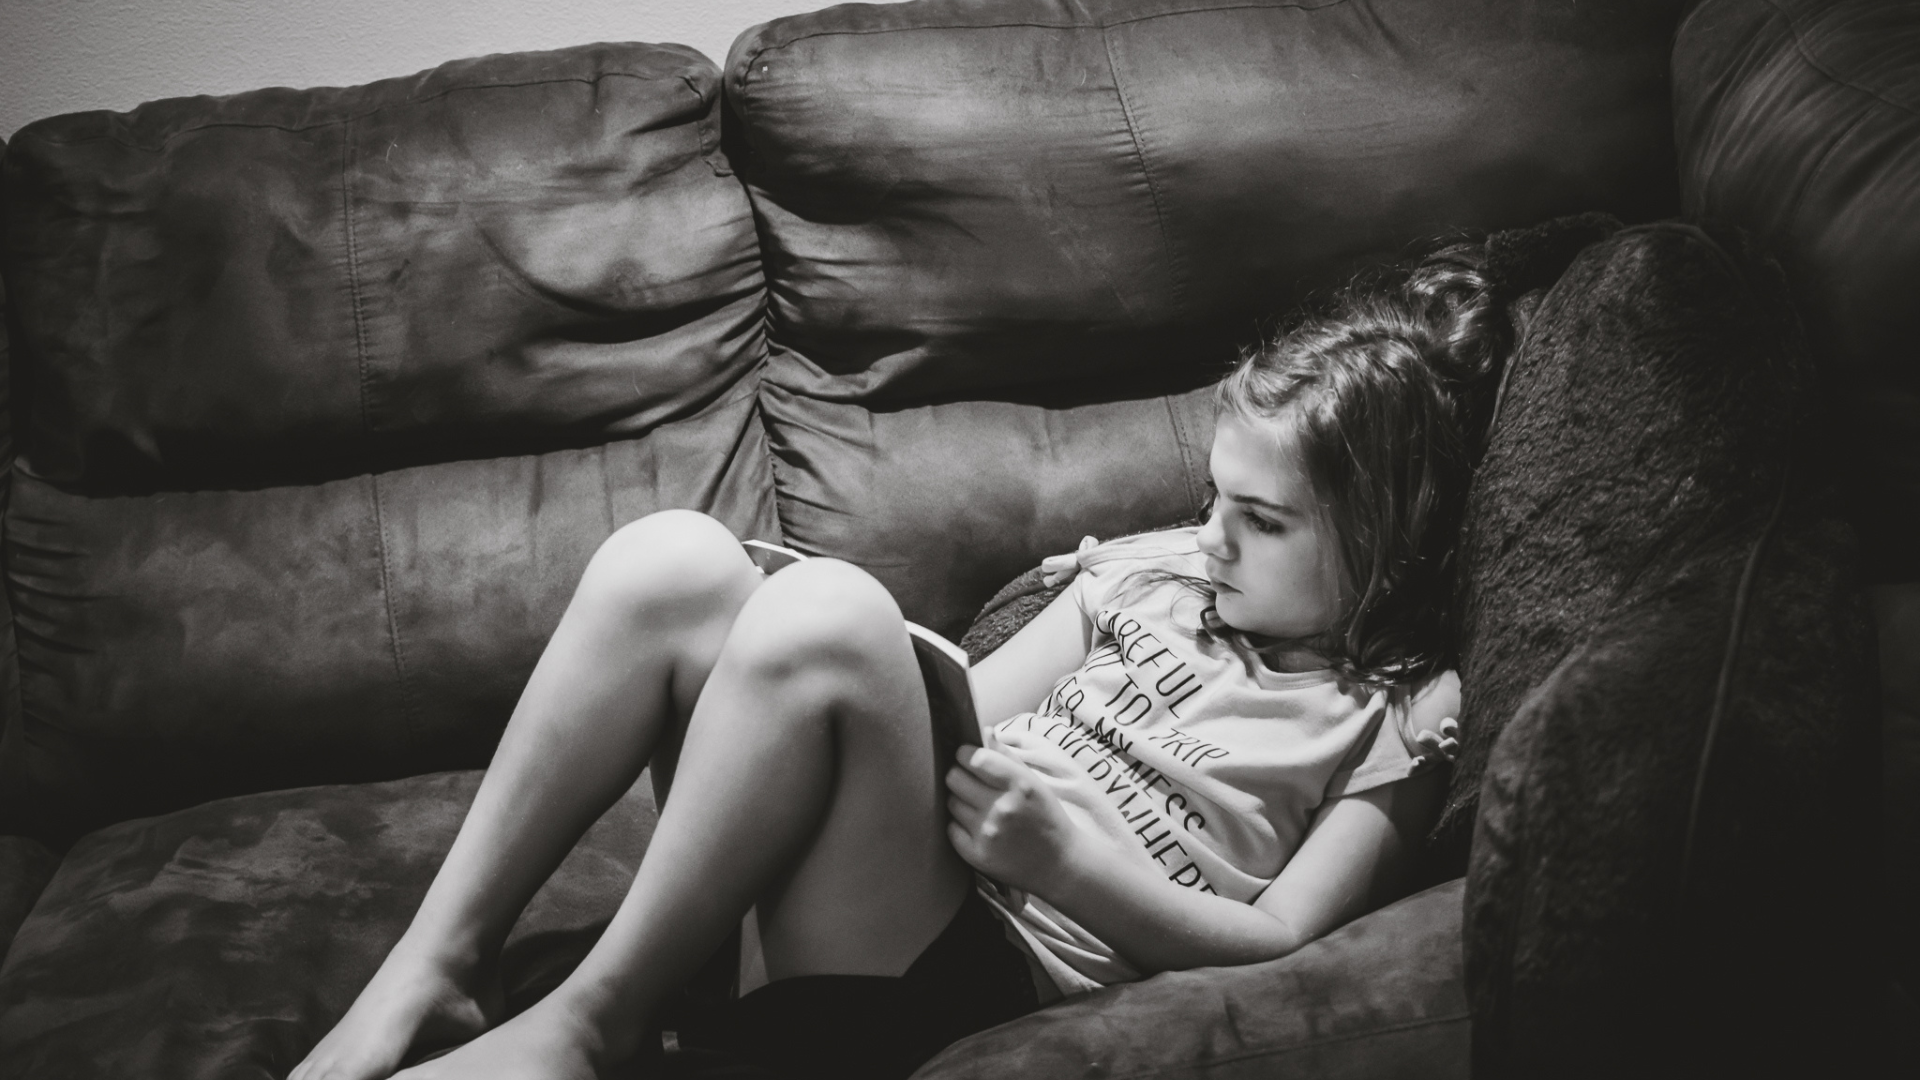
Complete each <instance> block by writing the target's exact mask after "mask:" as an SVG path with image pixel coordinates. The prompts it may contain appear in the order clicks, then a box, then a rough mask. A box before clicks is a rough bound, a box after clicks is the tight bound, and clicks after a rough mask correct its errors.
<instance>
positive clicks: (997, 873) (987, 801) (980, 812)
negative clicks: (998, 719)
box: [947, 746, 1078, 896]
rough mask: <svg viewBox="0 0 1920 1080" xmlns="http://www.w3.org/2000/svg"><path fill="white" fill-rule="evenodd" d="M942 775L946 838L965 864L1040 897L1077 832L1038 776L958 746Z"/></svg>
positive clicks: (993, 753) (990, 753)
mask: <svg viewBox="0 0 1920 1080" xmlns="http://www.w3.org/2000/svg"><path fill="white" fill-rule="evenodd" d="M956 761H957V763H956V764H955V765H954V767H953V768H951V769H949V770H947V791H948V793H949V794H948V797H947V812H948V813H949V814H951V815H952V817H953V820H952V821H950V822H948V823H947V837H948V838H949V839H950V840H951V841H952V842H953V849H954V850H955V851H957V852H959V853H960V857H961V858H962V859H964V860H966V862H967V865H969V866H971V867H973V868H974V869H975V870H978V871H980V872H981V873H983V874H985V875H987V876H988V877H990V878H993V879H994V880H995V881H998V882H1001V883H1002V884H1005V885H1011V886H1013V887H1015V888H1018V889H1025V890H1027V891H1029V892H1037V893H1040V894H1041V895H1043V896H1044V895H1046V894H1047V891H1048V885H1049V883H1050V882H1051V880H1052V878H1053V875H1056V874H1058V873H1059V872H1060V871H1061V870H1062V869H1063V867H1064V865H1065V863H1066V859H1067V854H1068V851H1069V849H1070V848H1071V847H1072V845H1073V841H1074V839H1075V838H1076V836H1077V835H1078V834H1077V831H1076V830H1075V829H1074V827H1073V822H1072V821H1070V820H1069V819H1068V818H1067V812H1066V810H1065V808H1064V807H1062V806H1061V805H1060V800H1059V798H1057V797H1056V796H1055V795H1054V794H1053V792H1052V791H1050V790H1048V788H1047V784H1046V782H1045V781H1044V780H1042V779H1041V778H1040V776H1039V774H1037V773H1035V772H1034V771H1033V770H1032V769H1029V768H1028V767H1027V766H1025V765H1023V764H1021V763H1020V762H1018V761H1016V760H1014V759H1013V758H1011V757H1009V756H1007V755H1006V754H1003V753H1001V752H1000V751H998V750H989V749H985V748H982V747H978V746H963V747H961V748H960V752H959V754H957V755H956Z"/></svg>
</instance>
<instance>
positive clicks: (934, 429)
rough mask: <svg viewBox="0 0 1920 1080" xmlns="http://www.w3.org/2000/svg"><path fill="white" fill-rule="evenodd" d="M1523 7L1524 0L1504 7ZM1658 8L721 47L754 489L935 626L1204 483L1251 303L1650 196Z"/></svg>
mask: <svg viewBox="0 0 1920 1080" xmlns="http://www.w3.org/2000/svg"><path fill="white" fill-rule="evenodd" d="M1523 12H1524V14H1523ZM1673 18H1675V9H1674V8H1673V6H1672V5H1670V4H1666V3H1654V2H1647V3H1631V4H1626V5H1617V4H1616V5H1593V4H1576V3H1571V2H1563V0H1553V2H1550V3H1546V4H1541V5H1529V6H1527V7H1525V8H1515V7H1514V6H1513V5H1511V4H1505V3H1495V2H1491V0H1488V2H1482V0H1452V2H1447V3H1432V2H1429V0H1385V2H1377V3H1371V4H1361V3H1341V2H1337V0H1336V2H1329V3H1317V4H1301V3H1297V2H1284V3H1283V2H1264V3H1261V2H1255V3H1246V2H1231V3H1229V2H1224V0H1213V2H1206V0H1186V2H1175V0H1158V2H1154V3H1147V4H1141V3H1131V2H1129V3H1117V2H1097V0H1096V2H1090V3H1066V2H1051V0H985V2H969V3H955V2H944V0H942V2H931V0H930V2H921V3H907V4H892V5H844V6H838V7H833V8H830V9H827V10H825V11H820V12H815V13H812V14H807V15H799V16H795V17H792V18H787V19H780V20H776V21H774V22H771V23H768V24H766V25H764V26H762V27H759V28H757V29H755V30H752V31H749V32H748V33H747V34H746V35H744V36H743V37H741V38H740V39H739V40H738V41H737V42H736V43H735V46H734V49H733V51H732V53H731V55H730V57H729V60H728V64H727V70H726V94H727V98H728V102H729V105H730V106H731V108H732V109H733V115H734V116H737V118H738V119H739V123H738V124H737V125H731V126H730V127H729V139H730V141H729V143H728V150H729V155H730V158H731V160H733V162H734V164H735V165H736V167H738V168H739V169H740V171H741V175H742V177H743V178H744V179H745V180H746V181H747V185H748V188H749V190H750V191H751V192H752V195H753V201H754V208H755V212H756V213H757V214H758V215H759V221H760V226H761V240H762V245H763V250H764V252H765V254H766V260H767V268H768V269H767V274H768V287H769V303H770V312H769V314H770V319H769V335H770V338H771V339H772V342H773V346H772V351H771V353H770V356H769V368H768V378H767V382H766V384H765V390H764V401H765V409H766V415H767V419H768V426H769V435H770V440H771V446H772V449H773V452H774V454H775V455H776V468H775V480H776V484H777V485H778V496H779V501H778V505H779V511H780V515H781V522H782V526H783V529H784V531H785V533H786V535H787V537H788V539H789V541H790V542H791V543H792V544H793V546H795V547H796V548H799V549H801V550H803V551H807V552H810V553H825V554H832V555H837V556H841V557H844V558H847V559H850V560H852V561H854V562H856V563H858V564H859V565H861V566H863V567H865V568H867V569H869V570H871V571H872V572H873V573H874V574H875V575H876V576H877V577H879V578H880V580H881V581H883V582H885V583H886V584H887V586H888V587H889V588H890V589H892V590H893V591H894V593H895V595H896V596H897V597H899V599H900V601H901V604H902V607H903V609H904V610H905V612H906V614H907V616H908V617H909V618H911V619H914V620H916V621H918V622H921V623H924V624H926V625H928V626H931V627H933V628H935V629H938V630H942V631H944V632H949V633H953V632H957V631H959V630H960V629H961V628H962V627H963V626H964V625H965V622H966V620H967V619H969V618H970V617H971V616H972V615H973V613H974V612H975V611H976V610H977V609H978V606H979V604H980V602H981V601H982V600H984V599H985V598H986V597H987V596H988V595H989V594H990V592H991V591H992V589H993V588H994V587H995V586H996V585H998V584H999V583H1001V582H1004V581H1005V580H1007V579H1008V578H1009V577H1011V576H1012V575H1013V574H1015V573H1018V572H1019V571H1020V570H1021V569H1022V568H1023V567H1026V566H1031V565H1033V563H1035V562H1036V561H1038V560H1039V558H1040V557H1042V556H1044V555H1048V554H1052V553H1054V552H1057V551H1063V550H1067V549H1069V548H1070V547H1071V546H1072V544H1073V542H1074V541H1077V540H1078V539H1079V538H1080V536H1082V535H1084V534H1085V533H1088V532H1094V531H1105V532H1108V533H1112V532H1116V531H1118V532H1129V531H1134V530H1137V529H1142V528H1146V527H1150V526H1152V525H1156V524H1159V523H1162V522H1165V521H1169V520H1174V519H1177V518H1180V517H1184V516H1189V515H1191V514H1193V513H1195V512H1197V510H1198V509H1199V503H1200V498H1199V492H1200V487H1201V486H1200V484H1199V483H1198V477H1199V474H1200V473H1201V471H1202V470H1203V469H1204V459H1205V447H1206V445H1207V443H1208V442H1209V441H1210V419H1209V415H1208V414H1209V410H1208V409H1207V408H1205V407H1204V406H1205V403H1204V402H1191V401H1190V400H1189V399H1184V398H1175V399H1173V400H1174V405H1175V411H1174V415H1173V417H1172V418H1171V419H1170V418H1169V417H1168V416H1167V415H1166V405H1165V404H1163V403H1162V400H1161V398H1160V395H1162V394H1166V393H1168V392H1169V391H1173V392H1176V393H1177V392H1179V391H1183V390H1186V389H1188V388H1192V387H1196V386H1200V385H1202V384H1204V383H1206V382H1209V381H1211V380H1212V379H1214V378H1216V377H1217V376H1218V375H1219V374H1220V373H1221V372H1222V371H1223V370H1224V368H1225V365H1226V364H1227V363H1228V362H1229V361H1230V360H1231V357H1232V350H1231V349H1230V348H1229V347H1228V345H1229V343H1230V342H1231V341H1233V340H1235V339H1238V338H1240V337H1243V336H1245V335H1246V334H1247V333H1249V332H1250V331H1251V329H1252V325H1253V320H1254V318H1255V317H1256V316H1257V315H1260V314H1264V313H1268V312H1271V311H1275V310H1279V309H1281V308H1284V307H1285V306H1287V305H1288V304H1289V303H1291V302H1292V301H1294V300H1296V299H1298V298H1299V297H1300V296H1301V295H1302V294H1303V292H1304V291H1305V290H1306V289H1309V288H1311V287H1314V286H1319V285H1325V284H1329V283H1331V282H1333V281H1336V280H1338V279H1339V278H1340V277H1341V276H1343V275H1344V274H1345V272H1346V271H1348V270H1350V269H1351V268H1352V267H1353V265H1354V264H1355V263H1356V262H1358V261H1361V260H1366V259H1371V258H1379V257H1382V256H1387V255H1391V254H1394V253H1397V252H1398V251H1399V250H1400V249H1401V248H1402V247H1403V245H1405V244H1406V242H1407V241H1409V240H1410V239H1413V238H1414V237H1417V236H1422V235H1426V234H1429V233H1432V232H1435V231H1437V230H1440V229H1442V228H1445V227H1448V226H1482V227H1497V226H1502V225H1518V224H1523V223H1526V222H1530V221H1533V220H1536V219H1538V218H1540V217H1543V216H1547V215H1550V214H1555V213H1564V212H1568V211H1573V210H1581V209H1587V208H1593V207H1598V208H1605V209H1611V210H1613V211H1615V212H1617V213H1619V214H1621V215H1623V216H1626V217H1630V218H1632V217H1639V218H1645V217H1652V216H1657V215H1659V214H1663V213H1666V212H1669V211H1670V210H1671V208H1672V206H1673V205H1674V200H1675V196H1674V193H1673V191H1672V156H1671V155H1672V150H1671V122H1670V117H1669V114H1668V110H1667V104H1666V92H1667V91H1666V83H1667V74H1666V71H1667V68H1666V61H1667V40H1668V39H1667V34H1668V31H1669V28H1670V26H1671V21H1672V19H1673Z"/></svg>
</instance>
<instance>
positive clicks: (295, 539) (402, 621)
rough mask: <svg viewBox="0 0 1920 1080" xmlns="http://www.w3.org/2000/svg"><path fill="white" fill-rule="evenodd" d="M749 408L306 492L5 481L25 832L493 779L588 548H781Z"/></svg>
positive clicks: (17, 801)
mask: <svg viewBox="0 0 1920 1080" xmlns="http://www.w3.org/2000/svg"><path fill="white" fill-rule="evenodd" d="M761 438H762V436H761V429H760V423H759V418H758V416H757V415H756V413H755V409H754V400H753V398H752V396H751V387H750V386H746V387H742V388H741V389H740V390H739V391H738V392H736V393H735V394H734V395H733V397H732V398H731V399H730V400H727V401H723V402H720V403H718V404H717V405H715V406H714V407H713V408H711V409H709V410H708V411H707V412H706V413H704V414H702V415H701V416H697V417H694V418H691V419H688V420H682V421H677V422H675V423H672V424H668V425H666V426H663V427H661V428H659V429H657V430H655V431H654V432H653V433H651V434H650V435H648V436H647V437H645V438H642V439H638V440H630V441H624V442H616V443H609V444H607V445H606V446H603V447H598V448H594V449H589V450H563V451H555V452H553V453H549V454H545V455H540V456H536V457H525V458H496V459H491V460H485V461H469V462H450V463H446V464H439V465H426V466H419V467H417V468H412V469H401V470H397V471H394V472H389V473H381V474H377V475H374V476H362V477H355V478H352V479H348V480H338V481H333V482H331V483H325V484H316V485H311V486H304V487H284V488H265V489H261V490H255V491H206V492H192V493H173V494H165V495H155V496H136V497H124V498H89V497H86V496H79V495H72V494H68V493H66V492H63V491H61V490H60V489H59V488H57V487H54V486H53V485H50V484H47V483H45V482H44V481H41V480H39V479H37V478H35V477H33V476H31V475H30V474H29V473H27V472H25V471H24V470H20V469H16V471H15V475H14V485H15V486H14V497H13V501H12V505H11V506H10V507H9V510H8V516H7V519H6V560H7V564H6V569H7V576H8V580H7V586H8V589H9V591H10V592H11V594H12V597H13V601H14V604H15V609H16V610H15V617H16V619H17V620H18V626H19V627H20V628H21V644H22V650H21V659H22V671H23V673H24V674H23V677H22V709H21V711H20V714H19V716H18V718H17V721H18V722H17V724H16V725H15V726H17V727H18V728H19V729H20V732H21V738H20V740H19V741H18V742H17V743H14V742H10V743H9V746H8V749H9V751H10V752H11V753H12V754H13V755H14V756H13V760H11V761H9V762H8V763H7V767H8V768H9V770H10V773H11V775H12V776H15V777H18V778H19V783H18V786H12V787H10V789H9V790H8V791H6V792H5V793H4V794H5V797H6V799H7V803H8V807H7V809H8V810H9V811H10V812H11V813H12V814H14V815H15V816H16V818H17V819H18V820H22V821H24V822H26V823H27V824H29V825H31V826H32V827H33V829H34V830H35V831H36V832H38V833H42V834H46V835H52V836H67V837H70V836H72V835H74V834H75V833H76V832H78V831H82V830H84V829H86V828H90V827H93V826H97V825H100V824H105V823H107V822H110V821H117V820H122V819H124V818H127V817H132V816H136V815H139V814H149V813H156V812H162V811H166V810H171V809H175V808H177V807H181V806H186V805H191V804H192V803H195V802H199V801H201V800H204V799H207V798H211V797H215V796H221V795H233V794H239V793H242V792H247V791H264V790H272V789H274V788H282V787H292V786H296V785H300V784H313V783H330V782H346V781H359V780H376V779H388V778H392V777H396V776H405V775H409V774H413V773H419V772H425V771H431V770H434V769H442V768H472V767H476V766H479V765H484V764H485V763H486V760H487V758H488V757H489V755H490V754H491V752H492V747H493V743H494V740H495V739H496V738H497V737H498V735H499V731H500V728H501V727H502V726H503V725H504V724H505V723H506V719H507V716H508V714H509V713H510V712H511V711H512V708H513V703H514V702H515V700H517V699H518V697H519V694H520V689H521V687H522V685H524V683H525V681H526V678H527V675H528V674H529V673H530V672H531V671H532V670H533V664H534V661H535V660H537V659H538V658H539V654H540V650H541V649H542V648H543V647H544V646H545V644H546V639H547V636H548V635H549V634H551V633H552V632H553V627H554V626H555V625H556V624H558V622H559V620H560V615H561V612H562V611H563V610H564V609H565V607H566V604H567V601H568V599H569V598H570V597H571V596H572V595H573V589H574V586H575V585H576V584H577V583H578V581H579V579H580V574H581V572H582V571H583V570H584V569H585V567H586V564H587V560H588V558H589V557H591V556H592V554H593V552H594V550H595V548H596V547H597V546H598V545H599V543H600V541H601V540H603V539H604V538H605V537H606V536H607V535H608V534H609V533H610V532H611V531H612V530H613V529H614V528H615V527H617V526H619V525H622V524H624V523H626V522H628V521H631V520H633V519H635V518H638V517H640V516H642V515H644V514H647V513H650V512H652V511H655V510H661V509H666V508H668V507H693V508H696V509H700V510H704V511H707V512H708V513H711V514H713V515H715V516H716V517H718V518H719V519H720V520H721V521H723V522H725V523H726V524H727V526H728V527H729V528H731V529H733V530H734V532H735V533H736V534H737V535H740V536H743V537H744V536H761V537H770V538H775V539H777V533H776V532H775V526H774V523H773V521H772V513H771V510H772V507H771V499H770V492H769V485H768V483H767V476H766V460H765V451H764V448H763V447H764V444H763V443H762V442H761Z"/></svg>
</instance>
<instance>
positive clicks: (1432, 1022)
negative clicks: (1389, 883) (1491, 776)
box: [915, 881, 1468, 1080]
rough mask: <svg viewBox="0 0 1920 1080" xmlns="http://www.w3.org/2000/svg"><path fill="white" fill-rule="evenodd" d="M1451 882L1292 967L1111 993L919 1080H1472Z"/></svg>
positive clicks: (1008, 1028) (1062, 1010) (1355, 925)
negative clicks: (1162, 1079)
mask: <svg viewBox="0 0 1920 1080" xmlns="http://www.w3.org/2000/svg"><path fill="white" fill-rule="evenodd" d="M1461 892H1462V883H1461V882H1459V881H1452V882H1448V883H1446V884H1443V885H1440V886H1437V887H1435V888H1433V889H1429V890H1427V891H1426V892H1423V893H1420V894H1418V895H1415V896H1411V897H1408V898H1407V899H1405V900H1402V901H1400V902H1399V903H1397V904H1393V905H1390V906H1388V907H1386V908H1382V909H1381V910H1379V911H1376V912H1374V913H1373V914H1371V915H1368V916H1365V917H1364V918H1360V919H1356V920H1355V921H1353V922H1351V923H1349V924H1347V925H1346V926H1344V927H1342V928H1340V929H1339V930H1335V931H1334V932H1333V933H1331V934H1328V935H1327V936H1326V937H1324V938H1322V939H1320V940H1319V941H1316V942H1314V943H1312V944H1310V945H1308V946H1306V947H1305V948H1303V949H1301V950H1300V951H1298V952H1296V953H1293V954H1292V955H1290V956H1285V957H1282V958H1280V959H1279V960H1273V961H1269V962H1268V963H1264V964H1249V965H1246V966H1244V967H1231V968H1204V969H1200V970H1196V971H1180V972H1168V973H1166V974H1162V975H1156V976H1154V977H1153V978H1151V979H1148V980H1146V981H1145V982H1139V983H1129V984H1127V985H1125V986H1117V987H1109V988H1107V989H1105V990H1101V991H1098V992H1096V993H1093V994H1089V995H1087V996H1085V997H1081V998H1075V999H1074V1000H1072V1001H1067V1002H1063V1003H1061V1004H1059V1005H1055V1006H1052V1007H1051V1008H1048V1009H1045V1010H1042V1011H1041V1012H1038V1013H1035V1014H1034V1015H1032V1016H1029V1017H1025V1018H1023V1019H1020V1020H1016V1021H1014V1022H1013V1023H1011V1024H1003V1025H1001V1026H1000V1027H997V1028H994V1029H993V1030H991V1031H986V1032H982V1033H981V1034H979V1035H975V1036H974V1037H972V1038H970V1039H966V1040H963V1041H961V1042H959V1043H956V1044H955V1045H954V1046H952V1047H950V1048H948V1049H947V1051H946V1052H945V1053H943V1054H941V1055H940V1056H939V1057H937V1058H935V1059H934V1060H933V1061H931V1062H929V1063H928V1064H927V1065H926V1067H925V1068H923V1069H921V1070H920V1071H919V1072H918V1073H916V1074H915V1075H916V1076H917V1077H919V1078H921V1080H958V1078H961V1077H980V1078H982V1080H986V1078H993V1080H999V1078H1001V1077H1015V1076H1017V1077H1021V1078H1022V1080H1068V1078H1073V1077H1084V1078H1086V1080H1094V1078H1096V1077H1115V1078H1117V1077H1144V1076H1177V1077H1195V1078H1199V1077H1206V1078H1209V1080H1228V1078H1241V1077H1244V1078H1247V1080H1254V1078H1259V1080H1283V1078H1290V1077H1298V1078H1300V1080H1397V1078H1402V1077H1404V1078H1407V1080H1413V1078H1416V1077H1417V1078H1419V1080H1441V1078H1450V1077H1459V1078H1464V1077H1466V1075H1467V1038H1468V1019H1467V1002H1466V996H1465V993H1464V990H1463V987H1462V983H1461V977H1460V897H1461Z"/></svg>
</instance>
